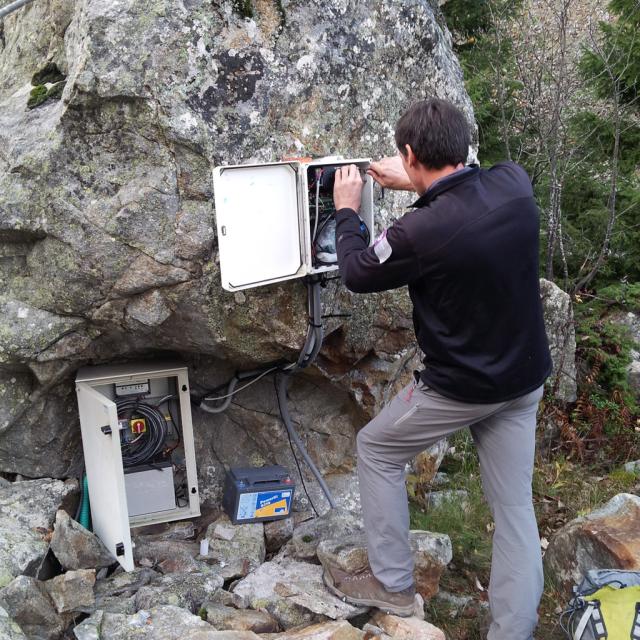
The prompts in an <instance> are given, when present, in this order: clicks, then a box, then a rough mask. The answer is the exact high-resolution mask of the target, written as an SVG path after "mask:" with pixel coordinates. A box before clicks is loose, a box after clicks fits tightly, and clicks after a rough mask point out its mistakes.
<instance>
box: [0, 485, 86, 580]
mask: <svg viewBox="0 0 640 640" xmlns="http://www.w3.org/2000/svg"><path fill="white" fill-rule="evenodd" d="M77 492H78V484H77V482H74V481H67V482H62V481H61V480H51V479H46V478H45V479H42V480H27V481H24V482H14V483H12V484H9V485H8V486H0V587H3V586H4V585H6V584H8V583H9V582H10V581H11V579H12V578H13V577H14V576H18V575H20V574H29V575H35V571H36V569H37V568H38V565H39V564H40V563H41V562H42V560H43V558H44V556H45V554H46V553H47V549H48V547H49V545H48V542H47V541H46V539H45V537H46V536H47V535H48V534H49V533H50V529H51V527H52V525H53V521H54V518H55V516H56V511H57V510H58V509H59V508H60V507H61V506H62V505H63V504H64V503H65V502H72V501H73V498H74V496H75V494H77Z"/></svg>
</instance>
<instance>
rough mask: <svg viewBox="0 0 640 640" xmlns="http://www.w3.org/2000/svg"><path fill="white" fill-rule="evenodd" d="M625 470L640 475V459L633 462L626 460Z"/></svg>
mask: <svg viewBox="0 0 640 640" xmlns="http://www.w3.org/2000/svg"><path fill="white" fill-rule="evenodd" d="M624 470H625V471H628V472H629V473H635V474H636V475H638V476H640V460H633V461H632V462H625V465H624Z"/></svg>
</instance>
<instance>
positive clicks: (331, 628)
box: [278, 620, 366, 640]
mask: <svg viewBox="0 0 640 640" xmlns="http://www.w3.org/2000/svg"><path fill="white" fill-rule="evenodd" d="M365 637H366V636H365V634H364V632H363V631H360V629H356V628H355V627H352V626H351V625H350V624H349V623H348V622H347V621H346V620H339V621H334V622H321V623H319V624H314V625H312V626H310V627H306V628H305V629H300V630H297V631H291V632H285V633H283V634H282V635H281V636H279V637H278V640H362V639H363V638H365Z"/></svg>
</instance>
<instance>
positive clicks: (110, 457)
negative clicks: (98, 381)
mask: <svg viewBox="0 0 640 640" xmlns="http://www.w3.org/2000/svg"><path fill="white" fill-rule="evenodd" d="M76 389H77V392H78V407H79V410H80V424H81V428H82V446H83V448H84V461H85V468H86V474H87V480H88V483H89V499H90V501H91V520H92V524H93V531H94V532H95V534H96V535H97V536H98V537H99V538H100V540H102V542H103V543H104V545H105V547H106V548H107V549H108V550H109V551H110V552H111V553H112V554H113V556H114V558H116V559H117V560H118V562H119V563H120V564H121V565H122V567H123V568H124V569H125V570H126V571H133V553H132V550H131V533H130V529H129V513H128V511H127V497H126V493H125V486H124V471H123V468H122V452H121V449H120V431H119V426H118V414H117V411H116V405H115V403H114V402H112V401H111V400H109V399H108V398H106V397H105V396H103V395H102V394H101V393H99V392H98V391H96V390H95V389H94V388H92V387H91V386H90V385H88V384H86V383H83V382H78V383H76Z"/></svg>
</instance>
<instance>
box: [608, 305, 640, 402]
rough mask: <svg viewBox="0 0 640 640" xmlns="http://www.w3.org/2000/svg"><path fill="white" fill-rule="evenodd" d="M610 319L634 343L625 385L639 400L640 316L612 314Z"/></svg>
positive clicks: (630, 313)
mask: <svg viewBox="0 0 640 640" xmlns="http://www.w3.org/2000/svg"><path fill="white" fill-rule="evenodd" d="M610 319H611V320H612V321H613V322H615V323H616V324H618V325H620V326H622V327H624V328H625V329H626V330H627V331H628V334H629V337H630V338H631V339H632V340H633V341H634V343H635V348H634V349H632V350H631V362H630V363H629V364H628V365H627V383H628V384H629V388H630V389H631V391H632V392H633V393H634V394H635V396H636V398H638V399H639V400H640V315H638V314H637V313H632V312H627V313H617V314H612V316H611V317H610Z"/></svg>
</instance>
